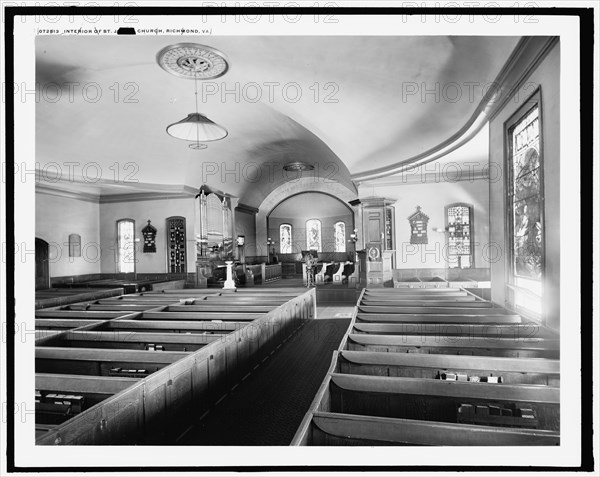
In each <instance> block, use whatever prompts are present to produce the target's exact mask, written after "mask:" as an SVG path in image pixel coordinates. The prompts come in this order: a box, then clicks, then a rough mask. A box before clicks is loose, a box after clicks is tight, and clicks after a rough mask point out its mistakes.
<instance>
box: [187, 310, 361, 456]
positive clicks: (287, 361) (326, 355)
mask: <svg viewBox="0 0 600 477" xmlns="http://www.w3.org/2000/svg"><path fill="white" fill-rule="evenodd" d="M318 311H319V314H318V316H330V317H336V318H324V319H316V320H310V321H309V322H308V323H306V324H305V325H304V326H303V327H302V328H301V329H300V330H298V331H297V332H296V333H295V334H294V335H293V336H291V337H290V339H289V340H288V341H287V342H285V343H284V344H283V345H281V347H280V348H279V349H277V350H276V351H275V352H274V353H273V354H272V355H271V356H270V357H269V358H268V359H267V360H266V361H265V362H263V363H262V364H261V365H260V366H259V367H258V368H256V369H255V370H254V371H253V372H252V373H251V374H250V375H249V376H247V377H246V379H245V380H243V381H242V382H241V383H240V384H239V385H238V386H237V387H236V388H235V389H234V390H233V391H230V393H229V394H227V395H226V397H225V398H224V399H223V400H222V401H221V402H219V403H218V404H217V405H216V406H215V407H214V408H213V409H212V410H211V411H210V412H209V413H208V414H206V415H205V416H204V418H203V419H202V420H201V421H200V422H199V423H198V424H196V425H195V426H193V427H192V428H191V429H190V430H189V431H188V432H187V433H186V434H185V435H184V436H183V437H182V438H181V439H180V440H179V441H178V442H177V445H213V446H222V445H232V446H276V445H279V446H287V445H289V443H290V442H291V440H292V438H293V437H294V434H295V433H296V430H297V429H298V426H299V425H300V422H301V421H302V419H303V418H304V415H305V414H306V412H307V411H308V408H309V406H310V404H311V402H312V401H313V399H314V397H315V394H316V392H317V390H318V389H319V386H320V385H321V383H322V382H323V378H324V377H325V374H326V372H327V369H328V368H329V365H330V363H331V357H332V351H333V350H335V349H337V348H338V346H339V344H340V341H341V339H342V337H343V335H344V333H345V332H346V330H347V329H348V326H350V319H349V318H346V317H347V316H349V315H350V312H351V311H352V308H351V307H339V308H333V307H328V308H326V309H325V310H322V309H321V308H319V310H318ZM323 312H325V313H323ZM342 317H343V318H342Z"/></svg>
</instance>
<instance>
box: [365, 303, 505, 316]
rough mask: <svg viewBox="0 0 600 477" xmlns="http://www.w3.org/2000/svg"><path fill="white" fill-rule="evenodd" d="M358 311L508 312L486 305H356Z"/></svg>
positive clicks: (420, 312) (450, 313)
mask: <svg viewBox="0 0 600 477" xmlns="http://www.w3.org/2000/svg"><path fill="white" fill-rule="evenodd" d="M358 311H359V312H360V313H382V314H394V315H397V314H403V313H409V314H423V315H427V314H434V315H502V314H509V313H508V311H507V310H505V309H504V308H499V307H493V306H491V305H487V306H480V305H477V306H473V307H469V306H464V304H461V306H447V305H445V306H428V305H423V306H369V305H358Z"/></svg>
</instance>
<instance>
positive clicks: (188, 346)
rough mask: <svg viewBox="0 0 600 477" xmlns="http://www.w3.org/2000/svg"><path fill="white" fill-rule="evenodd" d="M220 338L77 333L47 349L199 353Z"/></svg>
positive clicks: (65, 336) (151, 334)
mask: <svg viewBox="0 0 600 477" xmlns="http://www.w3.org/2000/svg"><path fill="white" fill-rule="evenodd" d="M220 339H223V338H222V336H221V335H197V334H196V335H187V334H169V333H164V334H157V333H143V332H140V333H138V332H135V331H88V330H86V331H77V330H74V331H69V332H67V333H65V334H64V335H61V336H58V337H56V339H54V340H51V341H50V342H48V343H46V344H45V346H52V347H77V348H106V349H139V350H146V349H148V348H150V347H152V346H151V345H153V346H154V348H155V349H156V348H157V347H158V346H161V347H162V348H163V349H164V350H165V351H196V350H198V349H200V348H202V347H204V346H206V345H207V344H208V343H211V342H212V341H215V340H220Z"/></svg>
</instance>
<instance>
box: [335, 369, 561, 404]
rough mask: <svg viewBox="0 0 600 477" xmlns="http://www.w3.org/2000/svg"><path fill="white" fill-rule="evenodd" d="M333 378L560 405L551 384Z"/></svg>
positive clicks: (387, 388) (349, 383) (380, 388)
mask: <svg viewBox="0 0 600 477" xmlns="http://www.w3.org/2000/svg"><path fill="white" fill-rule="evenodd" d="M331 381H332V382H333V383H334V384H335V385H336V386H338V387H340V388H342V389H344V390H347V391H359V392H368V393H387V394H417V395H421V396H445V397H455V398H461V399H489V400H492V401H494V400H499V401H515V402H535V403H546V404H558V403H559V401H560V390H559V389H558V388H554V387H550V386H526V385H519V386H517V385H510V384H508V385H507V384H502V385H498V384H488V383H471V382H463V381H443V380H439V379H418V378H387V377H381V376H360V375H353V374H338V373H334V374H332V375H331Z"/></svg>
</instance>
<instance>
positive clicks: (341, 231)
mask: <svg viewBox="0 0 600 477" xmlns="http://www.w3.org/2000/svg"><path fill="white" fill-rule="evenodd" d="M333 227H334V232H335V251H336V252H345V251H346V224H345V223H344V222H337V223H336V224H335V225H334V226H333Z"/></svg>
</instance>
